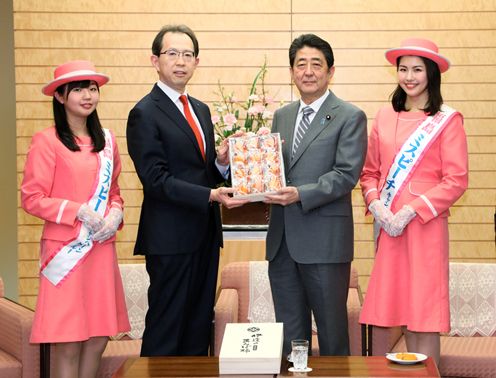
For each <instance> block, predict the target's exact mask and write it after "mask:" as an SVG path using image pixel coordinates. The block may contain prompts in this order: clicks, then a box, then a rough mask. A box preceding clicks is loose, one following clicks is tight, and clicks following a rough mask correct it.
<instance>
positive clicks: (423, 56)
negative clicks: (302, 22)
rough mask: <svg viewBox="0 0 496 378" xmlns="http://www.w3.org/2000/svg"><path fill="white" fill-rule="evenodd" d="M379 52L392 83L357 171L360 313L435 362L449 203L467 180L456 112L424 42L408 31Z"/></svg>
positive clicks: (445, 315) (442, 63)
mask: <svg viewBox="0 0 496 378" xmlns="http://www.w3.org/2000/svg"><path fill="white" fill-rule="evenodd" d="M386 59H387V60H388V61H389V62H390V63H391V64H393V65H394V66H396V67H397V78H398V86H397V88H396V90H395V91H394V92H393V94H392V101H391V103H392V104H391V105H389V106H386V107H384V108H382V109H381V110H379V112H378V113H377V116H376V118H375V121H374V123H373V126H372V130H371V132H370V135H369V143H368V152H367V158H366V162H365V166H364V169H363V172H362V175H361V177H360V184H361V187H362V192H363V196H364V199H365V202H366V206H367V208H368V210H369V211H370V213H372V215H373V216H374V226H375V227H374V228H375V230H376V232H375V235H376V236H377V240H376V258H375V264H374V268H373V271H372V275H371V277H370V282H369V286H368V289H367V295H366V297H365V302H364V305H363V310H362V313H361V316H360V322H361V323H365V324H373V325H375V326H381V327H393V326H401V327H402V329H403V332H404V334H405V337H406V343H407V348H408V351H410V352H419V353H424V354H426V355H429V356H432V357H433V358H434V360H435V361H436V363H439V354H440V338H439V332H447V331H449V328H450V315H449V292H448V269H449V266H448V259H449V256H448V244H449V236H448V215H449V207H450V206H451V205H453V203H454V202H455V201H456V200H457V199H458V198H460V196H461V195H462V194H463V192H464V191H465V190H466V188H467V185H468V155H467V142H466V136H465V131H464V129H463V117H462V115H461V114H460V113H458V112H457V111H455V110H454V109H451V108H449V107H447V106H446V105H443V99H442V96H441V72H444V71H446V70H447V69H448V68H449V65H450V63H449V61H448V59H446V58H445V57H443V56H442V55H440V54H439V53H438V48H437V46H436V45H435V44H434V43H433V42H431V41H429V40H425V39H418V38H411V39H407V40H405V41H403V42H402V45H401V47H399V48H394V49H390V50H388V51H387V52H386Z"/></svg>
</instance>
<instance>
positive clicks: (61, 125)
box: [53, 80, 105, 152]
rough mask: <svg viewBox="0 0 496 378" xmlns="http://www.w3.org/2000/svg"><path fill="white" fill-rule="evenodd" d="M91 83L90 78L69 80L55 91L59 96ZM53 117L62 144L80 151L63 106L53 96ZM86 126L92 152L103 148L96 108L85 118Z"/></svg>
mask: <svg viewBox="0 0 496 378" xmlns="http://www.w3.org/2000/svg"><path fill="white" fill-rule="evenodd" d="M91 83H94V82H92V81H90V80H83V81H71V82H69V83H67V84H64V85H61V86H60V87H58V88H57V93H58V94H59V95H61V96H64V95H66V96H69V93H70V92H71V91H72V90H73V89H74V88H88V87H89V86H90V84H91ZM97 88H98V85H97ZM98 90H100V89H98ZM53 118H54V121H55V130H56V131H57V136H58V137H59V139H60V141H61V142H62V143H63V144H64V146H66V147H67V148H68V149H69V150H71V151H81V149H80V148H79V146H78V145H77V143H76V136H75V135H74V134H73V133H72V131H71V128H70V127H69V123H68V122H67V114H66V112H65V107H64V105H63V104H61V103H60V102H59V101H58V100H57V99H56V98H55V97H54V98H53ZM86 127H87V128H88V134H90V137H91V141H92V142H93V152H99V151H101V150H103V148H104V147H105V135H104V133H103V129H102V125H101V123H100V119H99V118H98V113H97V112H96V109H95V110H94V111H93V112H92V113H91V114H90V115H89V116H88V118H87V120H86Z"/></svg>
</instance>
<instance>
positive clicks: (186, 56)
mask: <svg viewBox="0 0 496 378" xmlns="http://www.w3.org/2000/svg"><path fill="white" fill-rule="evenodd" d="M162 54H165V57H166V58H167V59H170V60H172V61H176V60H178V59H179V57H180V56H182V57H183V60H184V61H185V62H192V61H193V59H195V52H194V51H191V50H184V51H178V50H176V49H167V50H165V51H162V52H161V53H160V55H162Z"/></svg>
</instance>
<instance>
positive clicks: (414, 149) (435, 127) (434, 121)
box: [381, 105, 457, 209]
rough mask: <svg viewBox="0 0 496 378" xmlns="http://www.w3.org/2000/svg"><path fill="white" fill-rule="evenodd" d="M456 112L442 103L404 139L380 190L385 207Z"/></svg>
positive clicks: (390, 204) (398, 191) (388, 206)
mask: <svg viewBox="0 0 496 378" xmlns="http://www.w3.org/2000/svg"><path fill="white" fill-rule="evenodd" d="M456 113H457V111H456V110H455V109H452V108H450V107H449V106H446V105H442V106H441V110H440V111H439V112H437V113H436V114H434V115H433V116H429V117H427V118H426V119H425V120H424V122H422V123H421V124H420V125H419V127H417V130H415V131H414V132H413V134H412V135H410V137H409V138H408V139H407V140H406V142H405V143H404V144H403V146H402V147H401V149H400V151H399V152H398V154H397V155H396V157H395V158H394V161H393V164H392V165H391V168H389V172H388V175H387V177H386V182H385V183H384V187H383V189H382V191H381V202H382V203H383V204H384V206H385V207H387V208H389V209H391V206H392V203H393V201H394V199H395V198H396V197H397V195H398V193H400V192H401V191H402V190H403V187H404V185H405V183H406V182H407V181H408V178H409V177H410V176H411V175H412V173H413V172H414V171H415V168H416V167H417V166H418V164H419V163H420V161H421V160H422V158H423V157H424V155H425V152H426V151H427V150H428V148H429V147H430V146H431V144H432V142H434V141H435V140H436V138H437V137H438V136H439V135H440V134H441V131H442V130H443V129H444V127H445V126H446V125H447V124H448V121H449V120H450V119H451V118H452V117H453V116H454V115H455V114H456Z"/></svg>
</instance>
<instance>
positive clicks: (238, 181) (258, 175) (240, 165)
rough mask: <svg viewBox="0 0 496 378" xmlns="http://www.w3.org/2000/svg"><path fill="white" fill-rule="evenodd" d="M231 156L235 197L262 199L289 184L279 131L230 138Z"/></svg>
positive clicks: (253, 199)
mask: <svg viewBox="0 0 496 378" xmlns="http://www.w3.org/2000/svg"><path fill="white" fill-rule="evenodd" d="M229 159H230V164H231V181H232V187H233V188H234V189H235V193H234V196H235V197H245V198H247V199H249V200H250V201H252V202H254V201H263V199H264V194H266V193H274V192H277V191H278V190H279V189H281V188H282V187H284V186H286V179H285V177H284V162H283V159H282V151H281V138H280V135H279V133H273V134H265V135H245V136H241V137H234V138H230V139H229Z"/></svg>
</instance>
